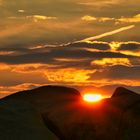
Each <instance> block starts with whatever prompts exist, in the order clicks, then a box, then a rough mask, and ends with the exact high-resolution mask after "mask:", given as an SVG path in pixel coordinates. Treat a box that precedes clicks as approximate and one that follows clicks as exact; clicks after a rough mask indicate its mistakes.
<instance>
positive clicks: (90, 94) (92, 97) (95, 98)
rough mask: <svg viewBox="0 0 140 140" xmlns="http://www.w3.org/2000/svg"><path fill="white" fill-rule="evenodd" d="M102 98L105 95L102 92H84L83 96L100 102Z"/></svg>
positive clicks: (91, 101) (85, 99) (87, 99)
mask: <svg viewBox="0 0 140 140" xmlns="http://www.w3.org/2000/svg"><path fill="white" fill-rule="evenodd" d="M102 98H103V97H102V95H101V94H92V93H87V94H84V96H83V100H84V101H86V102H90V103H93V102H98V101H100V100H102Z"/></svg>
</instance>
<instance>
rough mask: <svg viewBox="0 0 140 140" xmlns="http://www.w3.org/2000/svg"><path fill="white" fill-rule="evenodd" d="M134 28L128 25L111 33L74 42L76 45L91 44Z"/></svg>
mask: <svg viewBox="0 0 140 140" xmlns="http://www.w3.org/2000/svg"><path fill="white" fill-rule="evenodd" d="M134 27H135V25H130V26H126V27H122V28H119V29H117V30H113V31H110V32H106V33H103V34H101V35H97V36H92V37H88V38H85V39H83V40H80V41H76V43H78V42H91V41H94V40H97V39H101V38H104V37H106V36H111V35H114V34H117V33H120V32H122V31H126V30H129V29H132V28H134Z"/></svg>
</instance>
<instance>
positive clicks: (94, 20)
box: [0, 0, 140, 97]
mask: <svg viewBox="0 0 140 140" xmlns="http://www.w3.org/2000/svg"><path fill="white" fill-rule="evenodd" d="M139 3H140V0H135V1H132V0H41V1H40V0H10V1H9V0H0V97H3V96H6V95H9V94H12V93H14V92H17V91H21V90H26V89H32V88H35V87H38V86H43V85H48V84H49V85H50V84H53V85H64V86H70V87H75V88H77V89H78V90H80V91H81V92H87V91H91V92H101V93H103V94H104V95H111V93H112V92H113V90H114V89H115V88H116V87H118V86H124V87H127V88H129V89H131V90H134V91H136V92H140V74H139V72H140V39H139V35H140V33H139V31H140V5H139Z"/></svg>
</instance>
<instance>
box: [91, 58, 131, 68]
mask: <svg viewBox="0 0 140 140" xmlns="http://www.w3.org/2000/svg"><path fill="white" fill-rule="evenodd" d="M91 65H99V66H102V67H106V66H115V65H123V66H128V67H131V66H132V64H131V62H130V60H129V59H128V58H103V59H100V60H94V61H92V62H91Z"/></svg>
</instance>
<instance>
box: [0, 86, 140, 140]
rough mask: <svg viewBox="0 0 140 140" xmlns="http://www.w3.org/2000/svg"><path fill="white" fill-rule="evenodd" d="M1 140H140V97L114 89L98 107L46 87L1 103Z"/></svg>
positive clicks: (62, 90) (68, 90)
mask: <svg viewBox="0 0 140 140" xmlns="http://www.w3.org/2000/svg"><path fill="white" fill-rule="evenodd" d="M0 140H140V95H139V94H137V93H134V92H132V91H129V90H127V89H125V88H122V87H120V88H117V89H116V90H115V92H114V94H113V95H112V97H111V98H109V99H105V100H103V101H101V102H100V103H98V104H93V105H91V104H90V105H89V104H86V103H85V102H83V100H82V98H81V95H80V93H79V92H78V91H77V90H75V89H72V88H66V87H58V86H45V87H40V88H37V89H34V90H28V91H22V92H18V93H15V94H13V95H11V96H8V97H5V98H3V99H1V100H0Z"/></svg>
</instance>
